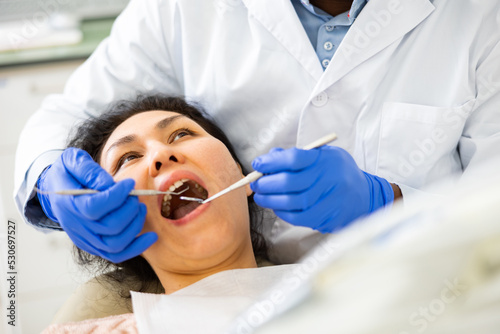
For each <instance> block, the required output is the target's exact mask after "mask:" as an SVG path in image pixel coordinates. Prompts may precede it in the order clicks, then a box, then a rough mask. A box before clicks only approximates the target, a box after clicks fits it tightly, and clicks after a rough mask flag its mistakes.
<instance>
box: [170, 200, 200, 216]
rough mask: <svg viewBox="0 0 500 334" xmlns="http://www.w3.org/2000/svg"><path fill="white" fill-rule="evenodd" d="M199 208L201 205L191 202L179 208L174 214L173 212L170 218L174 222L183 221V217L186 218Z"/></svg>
mask: <svg viewBox="0 0 500 334" xmlns="http://www.w3.org/2000/svg"><path fill="white" fill-rule="evenodd" d="M198 206H200V204H199V203H197V202H189V203H188V204H186V205H183V206H181V207H179V208H177V209H176V210H175V211H174V212H172V214H171V215H170V216H171V217H172V218H173V219H174V220H175V219H181V218H182V217H184V216H185V215H187V214H188V213H190V212H191V211H193V210H194V209H196V208H197V207H198Z"/></svg>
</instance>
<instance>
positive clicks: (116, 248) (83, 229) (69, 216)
mask: <svg viewBox="0 0 500 334" xmlns="http://www.w3.org/2000/svg"><path fill="white" fill-rule="evenodd" d="M134 185H135V182H134V180H132V179H126V180H123V181H120V182H117V183H115V182H114V181H113V178H112V177H111V175H110V174H108V172H106V171H105V170H104V169H102V168H101V166H99V164H97V163H96V162H95V161H94V160H92V158H91V157H90V155H89V154H88V153H87V152H85V151H83V150H80V149H76V148H68V149H66V150H65V151H64V152H63V154H62V155H61V156H60V157H59V159H58V160H57V161H56V162H54V164H53V165H51V166H50V167H49V168H47V169H45V170H44V171H43V173H42V174H41V175H40V178H39V179H38V183H37V187H38V188H39V189H40V190H41V191H42V192H53V191H58V190H64V189H81V188H91V189H97V190H100V191H101V192H99V193H96V194H90V195H79V196H69V195H58V194H42V193H38V199H39V201H40V204H41V206H42V208H43V211H44V212H45V214H46V215H47V217H49V218H50V219H52V220H53V221H55V222H58V223H59V224H60V225H61V227H62V228H63V229H64V231H66V233H67V234H68V236H69V237H70V238H71V240H72V241H73V242H74V243H75V245H76V246H78V247H79V248H80V249H82V250H84V251H86V252H88V253H90V254H93V255H98V256H100V257H103V258H105V259H107V260H109V261H111V262H115V263H119V262H123V261H125V260H128V259H130V258H133V257H135V256H137V255H140V254H141V253H142V252H144V251H145V250H146V249H147V248H149V246H151V245H152V244H153V243H154V242H155V241H156V240H157V239H158V236H157V235H156V233H154V232H148V233H144V234H142V235H140V236H137V235H138V234H139V233H140V232H141V230H142V227H143V225H144V220H145V217H146V206H145V205H144V204H142V203H140V202H139V200H138V198H137V197H135V196H128V193H129V192H130V191H131V190H132V189H133V188H134Z"/></svg>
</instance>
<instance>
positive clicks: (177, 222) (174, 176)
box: [158, 170, 210, 226]
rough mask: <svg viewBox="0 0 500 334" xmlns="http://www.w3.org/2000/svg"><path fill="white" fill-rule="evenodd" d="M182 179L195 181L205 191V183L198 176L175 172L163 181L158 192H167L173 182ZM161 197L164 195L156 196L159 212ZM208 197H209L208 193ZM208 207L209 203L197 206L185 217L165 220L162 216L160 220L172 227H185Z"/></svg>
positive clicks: (188, 172)
mask: <svg viewBox="0 0 500 334" xmlns="http://www.w3.org/2000/svg"><path fill="white" fill-rule="evenodd" d="M182 179H190V180H193V181H196V183H198V184H199V185H200V186H202V187H203V188H205V189H207V187H206V185H205V182H203V180H202V179H201V178H200V177H199V176H198V175H196V174H194V173H192V172H190V171H186V170H177V171H174V172H172V173H171V174H170V175H169V176H168V177H167V178H166V179H165V180H163V182H162V183H161V185H160V188H159V190H160V191H168V189H169V188H170V186H171V185H173V184H174V183H175V182H177V181H179V180H182ZM207 191H208V189H207ZM163 196H164V195H159V196H158V207H159V208H160V210H161V207H162V203H163ZM208 196H209V197H210V193H209V195H208ZM209 206H210V202H209V203H206V204H201V205H200V206H198V207H197V208H196V209H194V210H193V211H191V212H190V213H188V214H187V215H185V216H184V217H182V218H181V219H176V220H173V219H168V218H165V217H163V216H162V218H163V219H165V220H166V221H167V222H169V223H171V224H173V225H177V226H180V225H185V224H187V223H188V222H190V221H191V220H193V219H195V218H196V217H198V216H199V215H200V214H202V213H203V212H204V211H205V210H206V209H207V208H208V207H209Z"/></svg>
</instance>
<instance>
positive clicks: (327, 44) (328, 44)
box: [323, 42, 333, 51]
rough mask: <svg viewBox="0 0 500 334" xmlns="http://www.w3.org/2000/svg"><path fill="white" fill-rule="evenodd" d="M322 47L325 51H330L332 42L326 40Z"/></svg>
mask: <svg viewBox="0 0 500 334" xmlns="http://www.w3.org/2000/svg"><path fill="white" fill-rule="evenodd" d="M323 47H324V48H325V50H326V51H330V50H331V49H333V44H332V42H326V43H325V44H323Z"/></svg>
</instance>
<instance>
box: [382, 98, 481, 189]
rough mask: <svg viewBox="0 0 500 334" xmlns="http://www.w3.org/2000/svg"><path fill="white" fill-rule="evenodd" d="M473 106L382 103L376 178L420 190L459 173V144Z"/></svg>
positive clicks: (466, 104) (471, 102) (469, 103)
mask: <svg viewBox="0 0 500 334" xmlns="http://www.w3.org/2000/svg"><path fill="white" fill-rule="evenodd" d="M473 105H474V101H473V100H471V101H468V102H467V103H465V104H463V105H461V106H459V107H450V108H446V107H444V108H443V107H434V106H424V105H416V104H407V103H396V102H388V103H385V104H384V106H383V110H382V119H381V126H380V137H379V154H378V159H377V175H380V176H383V177H386V178H387V179H389V180H390V181H391V182H395V183H401V184H404V185H407V186H411V187H414V188H420V187H422V186H424V185H426V184H429V183H431V182H434V181H438V180H440V179H442V178H444V177H447V176H450V175H451V174H453V173H456V172H460V171H461V168H462V167H461V162H460V157H459V154H458V150H457V147H458V141H459V139H460V136H461V134H462V131H463V128H464V125H465V121H466V120H467V118H468V116H469V114H470V112H471V109H472V107H473Z"/></svg>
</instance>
